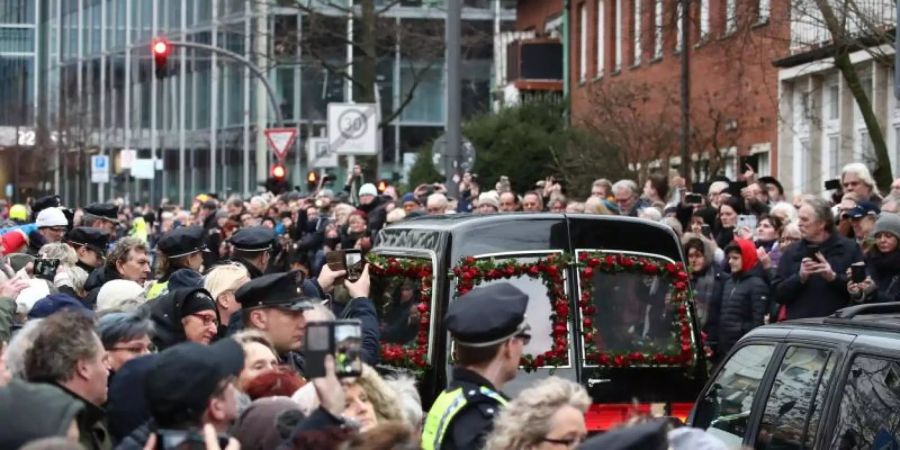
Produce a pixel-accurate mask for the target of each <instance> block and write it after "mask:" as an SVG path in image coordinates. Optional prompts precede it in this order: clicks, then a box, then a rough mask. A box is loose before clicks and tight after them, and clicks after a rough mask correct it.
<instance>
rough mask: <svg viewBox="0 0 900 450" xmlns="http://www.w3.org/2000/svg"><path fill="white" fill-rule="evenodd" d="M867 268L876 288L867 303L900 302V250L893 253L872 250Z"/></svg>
mask: <svg viewBox="0 0 900 450" xmlns="http://www.w3.org/2000/svg"><path fill="white" fill-rule="evenodd" d="M866 268H867V271H868V273H869V276H870V277H872V281H874V282H875V288H876V289H875V291H874V292H872V293H871V294H869V296H868V298H866V302H879V303H880V302H898V301H900V249H898V250H894V251H893V252H891V253H881V252H879V251H878V249H872V250H871V251H869V253H868V255H867V256H866Z"/></svg>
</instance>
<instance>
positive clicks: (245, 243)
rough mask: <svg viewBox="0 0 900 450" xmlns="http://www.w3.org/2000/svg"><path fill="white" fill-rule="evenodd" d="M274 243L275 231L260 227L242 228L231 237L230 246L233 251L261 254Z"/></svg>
mask: <svg viewBox="0 0 900 450" xmlns="http://www.w3.org/2000/svg"><path fill="white" fill-rule="evenodd" d="M274 242H275V231H274V230H272V229H271V228H266V227H262V226H256V227H250V228H242V229H240V230H238V231H237V232H236V233H234V236H232V237H231V245H233V246H234V249H235V250H240V251H244V252H261V251H265V250H268V249H270V248H272V244H273V243H274Z"/></svg>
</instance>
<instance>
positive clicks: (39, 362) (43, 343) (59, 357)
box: [25, 311, 103, 382]
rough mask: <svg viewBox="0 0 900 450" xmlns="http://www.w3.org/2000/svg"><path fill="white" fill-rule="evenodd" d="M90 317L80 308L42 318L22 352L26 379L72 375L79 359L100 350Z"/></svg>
mask: <svg viewBox="0 0 900 450" xmlns="http://www.w3.org/2000/svg"><path fill="white" fill-rule="evenodd" d="M102 351H103V349H102V348H101V343H100V339H99V337H98V336H97V333H96V332H95V331H94V321H93V319H92V318H90V317H88V316H86V315H85V314H84V313H82V312H80V311H63V312H58V313H56V314H53V315H51V316H50V317H47V318H46V319H44V321H43V322H42V323H41V327H40V329H39V331H38V333H37V335H36V336H35V338H34V344H33V345H32V347H31V350H29V351H28V352H27V353H26V354H25V375H26V377H27V378H28V381H45V382H46V381H55V382H65V381H68V380H71V379H72V377H73V376H74V375H75V369H76V367H77V365H78V362H79V361H84V360H89V359H93V358H96V357H97V353H98V352H102Z"/></svg>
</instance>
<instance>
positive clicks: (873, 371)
mask: <svg viewBox="0 0 900 450" xmlns="http://www.w3.org/2000/svg"><path fill="white" fill-rule="evenodd" d="M834 430H835V431H834V435H833V436H832V441H831V445H830V446H829V448H836V449H841V450H844V449H847V450H853V449H872V448H896V446H897V441H898V433H900V363H898V362H897V361H895V360H891V359H882V358H880V357H874V356H857V357H856V358H854V360H853V364H852V366H851V367H850V373H848V374H847V381H846V382H845V384H844V392H843V398H842V399H841V406H840V409H839V410H838V416H837V424H836V426H835V427H834Z"/></svg>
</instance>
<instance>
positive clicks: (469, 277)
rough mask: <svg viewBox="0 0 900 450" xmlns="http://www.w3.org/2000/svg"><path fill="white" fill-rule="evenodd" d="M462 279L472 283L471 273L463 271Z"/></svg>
mask: <svg viewBox="0 0 900 450" xmlns="http://www.w3.org/2000/svg"><path fill="white" fill-rule="evenodd" d="M462 279H463V280H464V281H472V272H469V271H468V270H467V271H465V272H463V273H462Z"/></svg>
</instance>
